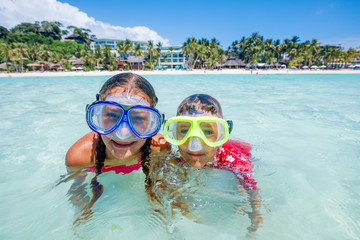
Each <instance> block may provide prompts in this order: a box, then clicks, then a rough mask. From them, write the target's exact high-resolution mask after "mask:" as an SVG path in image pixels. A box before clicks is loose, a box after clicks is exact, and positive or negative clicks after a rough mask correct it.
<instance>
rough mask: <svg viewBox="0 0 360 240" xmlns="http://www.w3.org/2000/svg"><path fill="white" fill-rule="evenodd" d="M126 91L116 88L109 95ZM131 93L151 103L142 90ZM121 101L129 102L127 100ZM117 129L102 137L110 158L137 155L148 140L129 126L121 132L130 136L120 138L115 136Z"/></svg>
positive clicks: (120, 94)
mask: <svg viewBox="0 0 360 240" xmlns="http://www.w3.org/2000/svg"><path fill="white" fill-rule="evenodd" d="M124 92H126V91H125V90H124V89H122V88H114V89H112V90H111V91H110V92H109V93H108V95H107V96H109V95H111V96H114V97H116V96H117V95H119V96H122V94H124ZM130 93H132V94H134V98H136V99H139V100H144V101H146V102H148V103H149V104H148V105H150V98H149V97H148V96H147V95H146V94H144V93H142V92H140V91H138V92H135V91H132V92H130ZM112 101H115V100H112ZM119 103H120V104H128V103H126V102H119ZM116 131H117V130H116ZM116 131H114V132H112V133H110V134H108V135H101V138H102V140H103V142H104V144H105V146H106V157H107V158H109V159H126V158H129V157H132V156H134V155H137V154H138V153H139V152H140V149H141V147H142V146H143V145H144V144H145V142H146V139H140V138H138V137H136V136H135V135H134V134H133V133H132V132H131V130H130V129H129V128H128V127H122V128H121V132H122V134H123V135H129V137H128V138H126V139H118V138H117V137H114V136H115V132H116Z"/></svg>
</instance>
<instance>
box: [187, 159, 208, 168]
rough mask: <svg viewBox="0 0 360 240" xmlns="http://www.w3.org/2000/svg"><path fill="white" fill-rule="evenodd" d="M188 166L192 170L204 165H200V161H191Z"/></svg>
mask: <svg viewBox="0 0 360 240" xmlns="http://www.w3.org/2000/svg"><path fill="white" fill-rule="evenodd" d="M189 165H190V166H191V167H193V168H202V167H203V166H204V165H205V164H202V163H201V162H200V161H197V160H193V161H191V162H189Z"/></svg>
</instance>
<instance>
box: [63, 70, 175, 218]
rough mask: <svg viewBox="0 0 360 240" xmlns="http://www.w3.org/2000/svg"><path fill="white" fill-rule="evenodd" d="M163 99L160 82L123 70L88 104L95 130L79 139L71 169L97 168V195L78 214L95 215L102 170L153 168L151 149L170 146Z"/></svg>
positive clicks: (123, 171) (73, 149) (69, 156)
mask: <svg viewBox="0 0 360 240" xmlns="http://www.w3.org/2000/svg"><path fill="white" fill-rule="evenodd" d="M157 101H158V98H157V96H156V94H155V91H154V88H153V87H152V86H151V84H150V83H149V82H148V81H147V80H146V79H145V78H143V77H141V76H139V75H136V74H132V73H121V74H117V75H115V76H113V77H111V78H110V79H109V80H107V81H106V82H105V83H104V84H103V86H102V88H101V90H100V92H99V94H97V96H96V101H95V102H93V103H92V104H90V105H88V106H87V110H86V120H87V123H88V125H89V127H90V128H91V129H92V130H93V131H92V132H90V133H88V134H86V135H85V136H83V137H82V138H80V139H79V140H78V141H77V142H76V143H74V145H72V146H71V147H70V149H69V150H68V152H67V154H66V159H65V163H66V166H67V168H68V171H69V172H70V173H73V172H76V174H78V175H84V171H79V170H81V169H85V170H86V171H88V172H95V173H96V176H95V177H94V178H93V180H92V182H91V185H92V190H93V198H92V200H91V201H90V203H89V204H88V205H87V206H86V207H85V210H84V212H83V214H82V216H81V217H80V219H77V220H81V219H82V218H84V219H85V218H87V217H88V216H89V215H90V213H91V207H92V206H93V204H94V203H95V201H96V200H97V199H98V198H99V197H100V196H101V194H102V192H103V187H102V185H101V184H99V183H98V182H97V176H98V175H99V174H101V173H103V172H108V171H114V172H115V173H121V174H128V173H131V172H132V171H137V170H139V169H140V167H142V170H143V172H144V173H145V174H147V173H148V171H149V168H148V164H149V161H150V154H151V151H152V150H154V151H164V150H169V149H170V145H169V144H167V142H166V140H165V139H164V138H163V137H162V135H160V134H157V133H158V131H159V129H160V127H161V124H162V120H163V119H162V115H161V114H160V113H159V111H158V110H157V109H156V108H154V107H155V106H156V104H157ZM84 179H85V178H82V181H83V180H84ZM77 184H79V183H77Z"/></svg>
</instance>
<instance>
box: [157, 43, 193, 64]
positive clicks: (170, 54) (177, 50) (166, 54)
mask: <svg viewBox="0 0 360 240" xmlns="http://www.w3.org/2000/svg"><path fill="white" fill-rule="evenodd" d="M160 54H161V57H160V59H159V63H158V66H157V68H159V69H160V68H162V69H167V68H170V69H187V61H186V57H185V54H184V52H183V50H182V49H181V46H166V47H162V48H161V51H160Z"/></svg>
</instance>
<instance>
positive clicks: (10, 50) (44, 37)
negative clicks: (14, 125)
mask: <svg viewBox="0 0 360 240" xmlns="http://www.w3.org/2000/svg"><path fill="white" fill-rule="evenodd" d="M68 34H74V35H76V36H77V37H78V38H79V39H81V40H82V42H83V43H78V42H75V41H63V40H62V39H63V38H64V36H66V35H68ZM92 38H95V36H94V35H91V30H90V29H84V28H78V27H76V26H68V27H67V28H64V26H63V25H62V24H61V23H60V22H48V21H42V22H35V23H21V24H19V25H17V26H15V27H13V28H11V29H10V30H8V29H6V28H5V27H3V26H0V63H5V64H6V66H9V67H8V69H7V70H13V71H17V72H23V71H27V70H31V67H27V65H29V64H31V63H35V62H37V63H44V64H45V63H49V62H52V63H59V64H61V66H62V67H63V68H65V69H67V70H71V67H72V64H71V62H69V60H70V59H71V58H73V57H76V58H81V59H82V62H83V64H84V65H83V68H84V70H95V69H98V68H102V69H106V70H117V69H119V67H120V66H121V68H122V69H133V67H134V66H133V65H132V64H131V63H127V61H126V57H128V56H129V55H133V56H141V57H143V58H144V66H143V67H144V68H145V69H149V70H153V69H154V68H155V67H157V66H158V65H160V60H162V61H164V60H165V61H166V58H167V54H164V51H162V49H163V48H162V45H161V43H158V44H154V42H152V41H148V42H147V48H146V49H143V48H142V47H141V46H140V45H139V44H135V45H134V43H133V42H132V41H130V40H129V39H126V40H124V41H119V42H118V44H117V45H116V48H115V50H116V52H117V54H115V53H114V52H113V51H111V49H110V47H109V46H107V45H103V46H102V47H99V46H97V47H96V48H95V50H94V51H93V50H91V49H90V45H89V43H90V41H91V39H92ZM181 49H182V51H183V53H184V54H185V56H186V58H187V65H188V67H189V68H191V69H196V68H198V69H214V68H220V67H221V63H222V62H224V61H225V60H226V59H227V58H229V57H233V58H238V59H242V60H244V61H245V62H246V63H249V64H253V65H254V64H257V63H267V64H269V65H271V64H275V63H281V64H285V65H286V66H287V67H289V68H290V67H294V66H295V67H300V66H308V67H311V66H313V65H326V66H329V67H330V68H331V67H334V68H335V67H341V66H345V64H347V63H350V62H352V61H353V60H354V59H355V58H360V54H359V53H358V52H356V51H355V50H354V49H348V50H344V49H341V47H340V46H330V45H321V44H320V43H319V42H318V40H316V39H312V40H311V41H308V40H307V41H304V42H301V41H300V38H299V37H297V36H293V37H292V38H289V39H285V40H284V41H282V42H281V41H280V40H279V39H275V40H273V39H265V38H264V37H263V36H261V35H260V34H259V33H253V34H252V35H251V36H250V37H242V38H241V39H240V40H235V41H234V42H232V44H231V46H229V47H228V49H227V50H223V48H222V47H221V45H220V42H219V41H218V40H217V39H215V38H213V39H211V40H208V39H205V38H202V39H196V38H193V37H191V38H188V39H186V40H185V42H184V43H183V44H182V46H181ZM173 51H174V48H173V47H169V48H168V53H172V52H173ZM119 63H121V64H120V65H119ZM339 63H341V64H342V65H341V64H339Z"/></svg>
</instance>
